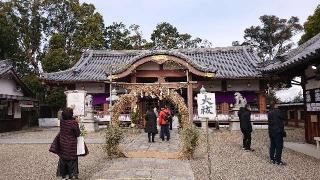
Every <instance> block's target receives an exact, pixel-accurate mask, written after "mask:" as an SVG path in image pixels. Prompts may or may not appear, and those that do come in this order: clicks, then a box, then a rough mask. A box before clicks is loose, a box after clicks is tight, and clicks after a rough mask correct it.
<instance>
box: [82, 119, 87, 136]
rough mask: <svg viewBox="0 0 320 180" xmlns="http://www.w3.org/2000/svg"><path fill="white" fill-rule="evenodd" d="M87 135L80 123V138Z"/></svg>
mask: <svg viewBox="0 0 320 180" xmlns="http://www.w3.org/2000/svg"><path fill="white" fill-rule="evenodd" d="M87 134H88V132H87V130H86V128H85V126H84V124H83V122H80V136H83V137H85V136H86V135H87Z"/></svg>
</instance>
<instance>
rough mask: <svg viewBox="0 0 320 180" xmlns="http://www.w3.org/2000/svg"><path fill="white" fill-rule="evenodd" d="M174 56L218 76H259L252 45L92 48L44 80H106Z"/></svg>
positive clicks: (256, 58) (43, 76) (43, 77)
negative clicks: (144, 60)
mask: <svg viewBox="0 0 320 180" xmlns="http://www.w3.org/2000/svg"><path fill="white" fill-rule="evenodd" d="M153 55H170V56H175V57H177V58H180V59H182V60H184V61H186V62H187V63H189V64H190V65H191V66H193V67H194V68H195V69H197V70H199V71H202V72H216V76H215V77H217V78H248V77H249V78H250V77H259V76H260V74H261V73H260V71H259V70H258V69H257V64H258V63H259V62H260V59H259V58H258V56H257V55H256V52H255V51H254V50H253V49H251V48H250V47H244V46H238V47H226V48H198V49H172V50H120V51H110V50H89V51H86V52H85V53H83V55H82V57H81V58H80V60H79V61H78V62H77V63H76V64H75V65H74V66H73V67H72V68H70V69H68V70H65V71H59V72H54V73H43V74H42V79H44V80H47V81H56V82H73V81H86V82H93V81H105V80H106V79H107V78H106V75H107V74H109V72H110V70H111V69H112V73H113V74H115V73H121V72H123V71H125V70H126V69H127V68H128V67H130V65H132V64H133V63H135V62H137V61H139V60H140V59H142V58H145V57H148V56H153Z"/></svg>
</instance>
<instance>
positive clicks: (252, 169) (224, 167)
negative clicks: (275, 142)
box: [190, 128, 320, 180]
mask: <svg viewBox="0 0 320 180" xmlns="http://www.w3.org/2000/svg"><path fill="white" fill-rule="evenodd" d="M286 131H287V134H288V137H287V138H286V139H285V141H293V140H294V141H303V139H304V138H303V137H304V131H303V130H302V129H293V128H290V129H287V130H286ZM209 139H210V145H211V146H210V152H211V153H210V160H211V167H212V168H211V172H212V173H211V174H212V176H211V177H212V179H288V180H289V179H320V173H319V172H320V161H319V160H317V159H315V158H312V157H309V156H306V155H303V154H300V153H296V152H294V151H291V150H289V149H286V148H285V149H284V151H283V161H285V162H286V163H287V166H276V165H273V164H270V163H269V162H268V160H269V155H268V148H269V138H268V133H267V131H266V130H255V131H254V132H253V134H252V148H253V149H255V151H254V152H245V151H243V150H242V149H241V148H242V134H241V132H230V131H227V130H219V131H217V130H216V131H213V132H212V133H210V138H209ZM200 142H201V143H200V146H199V149H198V150H197V152H196V154H195V159H194V160H191V161H190V163H191V167H192V169H193V171H194V175H195V179H199V180H200V179H201V180H206V179H209V178H208V173H209V171H208V161H207V160H206V157H207V155H206V146H205V142H206V139H205V136H204V135H202V136H201V141H200Z"/></svg>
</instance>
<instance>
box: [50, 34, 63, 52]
mask: <svg viewBox="0 0 320 180" xmlns="http://www.w3.org/2000/svg"><path fill="white" fill-rule="evenodd" d="M65 45H66V38H65V37H64V36H63V35H62V34H53V35H52V37H51V38H50V40H49V48H50V49H60V48H62V49H63V48H64V47H65Z"/></svg>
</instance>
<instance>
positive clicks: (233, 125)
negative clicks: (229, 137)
mask: <svg viewBox="0 0 320 180" xmlns="http://www.w3.org/2000/svg"><path fill="white" fill-rule="evenodd" d="M229 130H230V131H240V121H232V120H231V121H230V122H229Z"/></svg>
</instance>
